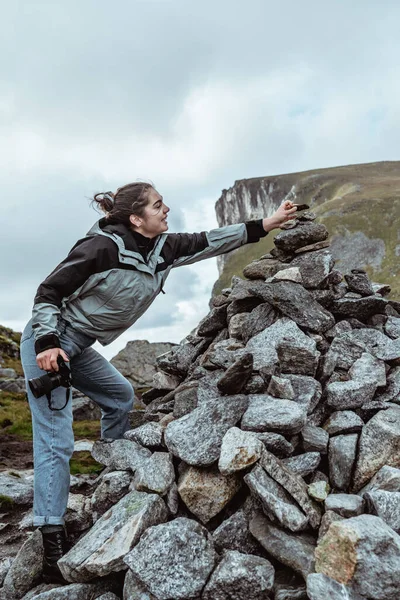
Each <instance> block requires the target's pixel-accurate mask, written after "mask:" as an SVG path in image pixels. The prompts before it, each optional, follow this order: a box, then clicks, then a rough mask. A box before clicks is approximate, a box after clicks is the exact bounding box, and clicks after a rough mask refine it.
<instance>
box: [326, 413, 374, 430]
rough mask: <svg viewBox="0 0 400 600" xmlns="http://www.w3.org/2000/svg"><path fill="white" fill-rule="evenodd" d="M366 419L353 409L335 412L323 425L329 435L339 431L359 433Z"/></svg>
mask: <svg viewBox="0 0 400 600" xmlns="http://www.w3.org/2000/svg"><path fill="white" fill-rule="evenodd" d="M363 425H364V421H363V420H362V419H361V417H359V416H358V415H357V414H356V413H355V412H353V411H351V410H339V411H337V412H334V413H333V414H332V415H331V416H330V417H329V419H328V420H327V421H326V422H325V424H324V425H323V428H324V429H325V431H326V432H327V433H328V434H329V435H332V436H333V435H337V434H338V433H357V432H359V431H361V429H362V428H363Z"/></svg>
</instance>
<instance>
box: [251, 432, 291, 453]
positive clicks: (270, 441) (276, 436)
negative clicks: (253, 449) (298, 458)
mask: <svg viewBox="0 0 400 600" xmlns="http://www.w3.org/2000/svg"><path fill="white" fill-rule="evenodd" d="M254 435H256V436H257V437H258V439H259V440H261V442H262V443H263V444H264V446H265V448H266V449H267V450H269V451H270V452H272V454H275V456H277V457H278V458H285V457H287V456H290V455H291V454H293V452H294V447H293V445H292V444H291V443H290V442H288V441H287V439H286V438H285V437H283V435H281V434H280V433H270V432H264V433H263V432H255V434H254Z"/></svg>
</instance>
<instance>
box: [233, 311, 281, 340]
mask: <svg viewBox="0 0 400 600" xmlns="http://www.w3.org/2000/svg"><path fill="white" fill-rule="evenodd" d="M277 317H278V313H277V311H276V310H275V308H274V307H273V306H271V305H270V304H268V302H264V303H263V304H259V305H258V306H256V307H255V308H253V310H252V311H251V313H250V314H249V315H248V316H247V320H246V322H245V325H244V326H243V327H242V339H243V341H244V342H245V343H247V342H248V341H249V339H250V338H252V337H254V336H255V335H257V334H258V333H261V331H264V329H266V328H267V327H269V326H270V325H272V324H273V323H275V321H276V319H277Z"/></svg>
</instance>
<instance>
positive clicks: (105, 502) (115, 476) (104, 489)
mask: <svg viewBox="0 0 400 600" xmlns="http://www.w3.org/2000/svg"><path fill="white" fill-rule="evenodd" d="M131 481H132V476H131V474H130V473H129V472H128V471H113V472H112V473H106V474H105V475H103V477H102V478H101V481H100V484H99V485H98V486H97V487H96V489H95V490H94V492H93V495H92V497H91V499H90V502H91V509H92V512H93V518H94V520H95V521H97V519H98V518H99V516H101V515H103V514H104V513H105V512H106V511H107V510H108V509H109V508H111V507H112V506H113V505H114V504H116V503H117V502H118V501H119V500H121V498H123V497H124V496H125V495H126V494H127V493H128V490H129V485H130V483H131Z"/></svg>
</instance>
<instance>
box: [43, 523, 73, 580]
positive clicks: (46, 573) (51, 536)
mask: <svg viewBox="0 0 400 600" xmlns="http://www.w3.org/2000/svg"><path fill="white" fill-rule="evenodd" d="M40 531H41V532H42V537H43V549H44V556H43V581H44V582H45V583H64V584H67V583H68V582H67V581H65V579H64V577H63V576H62V574H61V571H60V567H59V566H58V565H57V561H58V560H59V559H60V558H61V557H62V556H64V554H66V553H67V552H68V550H69V544H68V542H67V532H66V530H65V527H64V525H44V526H43V527H40Z"/></svg>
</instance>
